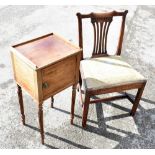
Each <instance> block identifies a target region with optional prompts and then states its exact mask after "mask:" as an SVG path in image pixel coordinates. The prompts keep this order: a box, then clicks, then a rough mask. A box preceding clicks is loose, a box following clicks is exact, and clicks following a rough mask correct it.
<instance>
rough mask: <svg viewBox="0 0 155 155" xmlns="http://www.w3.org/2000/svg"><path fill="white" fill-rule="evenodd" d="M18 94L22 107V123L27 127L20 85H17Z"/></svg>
mask: <svg viewBox="0 0 155 155" xmlns="http://www.w3.org/2000/svg"><path fill="white" fill-rule="evenodd" d="M17 93H18V100H19V106H20V112H21V118H22V123H23V125H25V115H24V105H23V96H22V89H21V87H20V86H19V85H18V84H17Z"/></svg>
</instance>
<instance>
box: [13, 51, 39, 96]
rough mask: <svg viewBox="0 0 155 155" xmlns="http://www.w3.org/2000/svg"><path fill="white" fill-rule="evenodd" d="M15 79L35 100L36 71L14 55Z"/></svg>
mask: <svg viewBox="0 0 155 155" xmlns="http://www.w3.org/2000/svg"><path fill="white" fill-rule="evenodd" d="M12 61H13V69H14V78H15V80H16V82H17V83H18V84H19V85H20V86H21V87H22V88H24V89H25V90H26V91H27V92H28V93H29V94H30V95H31V96H32V97H33V98H35V94H36V93H35V91H36V90H35V79H34V75H35V74H34V70H33V69H32V68H31V67H29V66H28V65H27V64H26V63H24V62H23V61H22V60H21V59H20V58H19V57H17V56H16V55H15V54H14V53H12Z"/></svg>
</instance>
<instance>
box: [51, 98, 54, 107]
mask: <svg viewBox="0 0 155 155" xmlns="http://www.w3.org/2000/svg"><path fill="white" fill-rule="evenodd" d="M53 103H54V97H53V96H51V108H53Z"/></svg>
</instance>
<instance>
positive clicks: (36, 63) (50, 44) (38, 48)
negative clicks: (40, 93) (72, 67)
mask: <svg viewBox="0 0 155 155" xmlns="http://www.w3.org/2000/svg"><path fill="white" fill-rule="evenodd" d="M80 51H81V49H80V48H79V47H78V46H75V45H73V44H72V43H70V42H69V41H67V40H65V39H63V38H62V37H60V36H59V35H57V34H55V33H50V34H47V35H44V36H41V37H39V38H35V39H33V40H29V41H26V42H23V43H20V44H17V45H14V46H12V49H11V52H13V53H16V54H17V55H19V56H21V58H22V59H24V60H25V61H26V62H27V63H29V64H30V65H31V66H32V67H33V68H35V69H39V68H43V67H45V66H48V65H50V64H53V63H55V62H57V61H60V60H62V59H64V58H66V57H69V56H71V55H74V54H76V53H78V52H80ZM24 60H23V61H24Z"/></svg>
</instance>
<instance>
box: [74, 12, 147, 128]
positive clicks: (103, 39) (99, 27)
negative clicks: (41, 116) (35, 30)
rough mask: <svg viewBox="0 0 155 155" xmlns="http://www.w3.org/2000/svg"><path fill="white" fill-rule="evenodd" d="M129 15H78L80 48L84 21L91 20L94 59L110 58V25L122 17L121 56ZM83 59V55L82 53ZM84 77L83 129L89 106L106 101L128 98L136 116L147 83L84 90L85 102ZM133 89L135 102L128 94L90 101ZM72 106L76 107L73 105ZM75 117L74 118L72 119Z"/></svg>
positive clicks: (125, 13)
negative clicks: (115, 19) (118, 17)
mask: <svg viewBox="0 0 155 155" xmlns="http://www.w3.org/2000/svg"><path fill="white" fill-rule="evenodd" d="M127 13H128V11H127V10H125V11H124V12H117V11H112V12H107V13H93V12H92V13H90V14H81V13H77V18H78V30H79V46H80V47H81V48H83V30H82V20H83V19H85V18H90V19H91V23H92V25H93V29H94V48H93V52H92V57H102V56H108V51H107V46H106V45H107V36H108V30H109V27H110V24H111V22H112V20H113V17H115V16H120V17H122V22H121V27H120V33H119V39H118V45H117V50H116V55H120V54H121V49H122V42H123V35H124V29H125V19H126V15H127ZM82 52H83V51H82ZM81 59H83V53H82V57H81ZM82 74H83V73H82V71H81V75H82ZM83 75H84V74H83ZM82 77H84V76H80V77H79V79H80V82H79V84H78V85H77V89H78V91H79V94H80V102H81V104H82V105H83V116H82V126H83V127H86V122H87V115H88V109H89V104H91V103H98V102H106V101H111V100H117V99H124V98H127V99H128V100H129V101H130V102H132V103H133V107H132V110H131V112H130V114H131V115H132V116H134V115H135V112H136V110H137V107H138V104H139V101H140V99H141V96H142V93H143V90H144V87H145V84H146V81H144V82H135V83H132V84H122V85H119V86H113V87H110V88H102V89H97V90H96V89H95V90H94V89H88V88H84V90H85V91H84V93H85V101H84V102H83V99H82V90H81V85H82V80H83V79H82ZM131 89H138V92H137V95H136V98H135V100H133V99H131V98H130V96H129V95H127V94H126V93H125V94H124V95H120V96H114V97H109V98H104V99H94V100H90V98H92V97H93V96H95V95H100V94H107V93H113V92H122V91H126V90H131ZM72 106H74V105H72ZM73 111H74V110H73ZM73 115H74V114H73ZM73 117H74V116H72V118H73Z"/></svg>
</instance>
